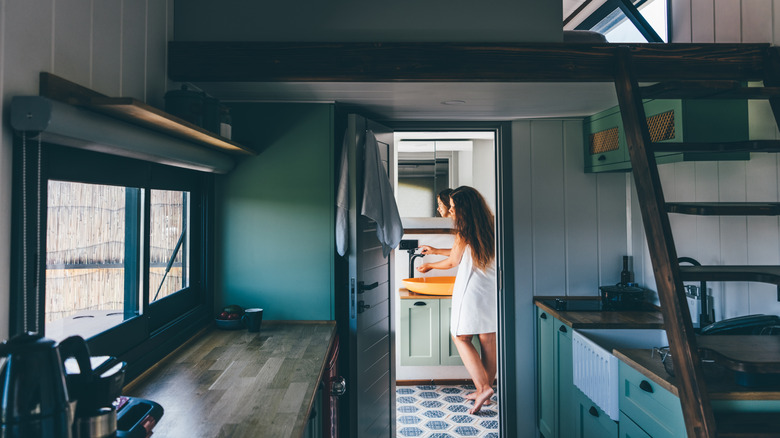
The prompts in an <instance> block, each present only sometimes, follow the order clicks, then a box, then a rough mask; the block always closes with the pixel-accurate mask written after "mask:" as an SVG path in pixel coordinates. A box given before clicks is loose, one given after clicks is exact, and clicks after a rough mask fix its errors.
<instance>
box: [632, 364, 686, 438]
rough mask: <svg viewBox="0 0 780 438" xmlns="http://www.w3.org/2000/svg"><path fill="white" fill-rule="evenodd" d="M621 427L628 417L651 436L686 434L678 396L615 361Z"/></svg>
mask: <svg viewBox="0 0 780 438" xmlns="http://www.w3.org/2000/svg"><path fill="white" fill-rule="evenodd" d="M618 374H619V379H620V380H619V382H620V385H619V387H618V388H619V394H618V406H620V418H621V426H622V419H623V418H624V417H628V418H629V419H631V420H632V421H633V422H634V423H635V424H636V425H637V426H639V427H640V428H641V429H642V430H643V431H644V432H645V433H646V434H647V435H649V436H651V437H653V438H674V437H681V438H684V437H685V436H686V433H685V421H684V420H683V415H682V407H681V406H680V399H679V398H678V397H677V396H676V395H674V394H672V393H671V392H669V391H668V390H666V389H665V388H663V387H661V385H659V384H657V383H655V382H653V381H652V380H650V379H649V378H647V377H646V376H645V375H644V374H642V373H640V372H639V371H637V370H635V369H634V368H632V367H631V366H629V365H626V364H625V363H624V362H622V361H621V362H620V363H619V364H618Z"/></svg>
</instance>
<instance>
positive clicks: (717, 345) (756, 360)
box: [696, 335, 780, 374]
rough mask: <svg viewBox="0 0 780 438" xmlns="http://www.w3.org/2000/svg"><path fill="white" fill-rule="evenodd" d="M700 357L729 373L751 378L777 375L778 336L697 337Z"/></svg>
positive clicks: (779, 364)
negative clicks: (729, 371) (738, 373)
mask: <svg viewBox="0 0 780 438" xmlns="http://www.w3.org/2000/svg"><path fill="white" fill-rule="evenodd" d="M696 343H697V344H698V346H699V350H700V351H702V352H703V356H702V357H706V358H707V359H712V360H714V361H715V363H717V364H720V365H722V366H724V367H726V368H728V369H730V370H733V371H737V372H741V373H753V374H778V373H780V336H775V335H706V336H702V335H699V336H697V337H696Z"/></svg>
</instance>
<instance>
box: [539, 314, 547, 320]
mask: <svg viewBox="0 0 780 438" xmlns="http://www.w3.org/2000/svg"><path fill="white" fill-rule="evenodd" d="M539 318H542V319H547V314H546V313H542V314H541V315H539Z"/></svg>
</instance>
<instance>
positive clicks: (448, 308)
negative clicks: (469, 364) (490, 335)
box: [399, 298, 480, 366]
mask: <svg viewBox="0 0 780 438" xmlns="http://www.w3.org/2000/svg"><path fill="white" fill-rule="evenodd" d="M451 313H452V299H451V298H431V299H425V298H423V299H419V298H412V299H406V298H404V299H401V328H400V330H399V336H401V365H402V366H436V365H456V366H457V365H463V361H462V360H461V359H460V356H459V355H458V350H457V349H456V348H455V343H454V342H453V341H452V336H450V314H451ZM472 343H473V344H474V346H475V347H476V348H477V351H478V352H479V351H480V348H479V340H478V339H477V337H476V336H474V339H473V340H472Z"/></svg>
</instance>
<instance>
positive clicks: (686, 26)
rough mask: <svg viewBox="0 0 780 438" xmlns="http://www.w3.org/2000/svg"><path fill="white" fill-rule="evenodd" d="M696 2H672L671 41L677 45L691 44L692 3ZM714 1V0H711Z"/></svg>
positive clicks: (690, 0)
mask: <svg viewBox="0 0 780 438" xmlns="http://www.w3.org/2000/svg"><path fill="white" fill-rule="evenodd" d="M692 1H694V0H674V1H672V2H671V7H670V8H669V13H670V15H671V20H672V24H671V27H670V28H671V34H672V35H671V40H672V42H675V43H690V42H691V38H692V35H691V6H692V5H691V2H692ZM710 1H712V0H710Z"/></svg>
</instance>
